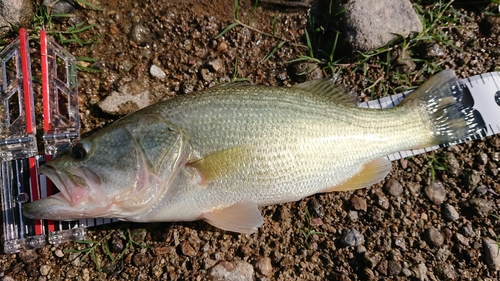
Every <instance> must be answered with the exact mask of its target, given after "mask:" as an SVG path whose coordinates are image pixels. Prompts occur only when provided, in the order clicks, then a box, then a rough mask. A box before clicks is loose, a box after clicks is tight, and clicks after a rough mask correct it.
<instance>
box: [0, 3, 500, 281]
mask: <svg viewBox="0 0 500 281" xmlns="http://www.w3.org/2000/svg"><path fill="white" fill-rule="evenodd" d="M106 2H107V3H106ZM191 2H192V3H191ZM243 2H244V3H242V4H240V8H239V16H240V19H242V20H244V22H247V20H248V18H249V14H250V11H251V9H252V7H251V3H250V2H251V1H243ZM263 2H264V1H263ZM273 2H277V1H273ZM233 3H234V2H233V1H231V0H227V1H223V0H216V1H208V0H199V1H187V0H173V1H142V2H141V1H138V2H133V1H130V2H129V1H116V0H111V1H101V3H96V4H97V5H99V6H100V7H101V8H103V10H104V11H103V12H101V11H94V10H89V9H83V8H81V7H80V8H79V9H77V11H76V12H75V16H74V17H72V18H70V19H68V22H66V23H59V24H56V28H61V29H64V28H66V27H67V25H68V24H69V23H75V22H79V21H81V20H87V21H88V22H89V23H95V24H96V27H95V28H94V29H93V30H90V31H88V32H86V33H83V34H82V35H81V37H82V38H83V39H90V38H92V37H93V36H94V35H97V34H100V37H99V39H98V40H99V41H100V43H96V44H92V45H87V46H84V47H79V46H67V48H68V49H69V50H70V52H72V53H73V54H75V56H77V57H94V58H99V59H100V61H99V62H98V63H94V64H92V63H91V64H90V65H85V66H92V67H97V68H99V69H100V70H101V72H99V73H91V72H80V73H79V77H78V78H79V82H80V85H79V92H80V103H81V111H80V112H81V118H82V126H83V132H91V131H93V130H95V129H97V128H100V127H102V126H104V125H106V124H109V123H111V122H112V121H114V120H116V119H117V118H118V117H119V116H118V115H116V114H125V113H127V112H131V111H134V110H136V109H137V104H136V103H134V102H132V101H129V102H125V103H123V104H120V105H118V106H115V108H114V109H113V110H114V111H113V110H110V111H108V112H104V111H103V110H102V109H101V107H99V104H100V103H101V102H102V101H103V100H104V99H105V98H106V97H108V96H109V95H110V93H111V92H114V91H118V92H122V93H123V92H128V91H130V92H134V93H135V92H141V91H142V92H144V91H145V94H144V95H145V96H144V97H146V102H149V103H153V102H155V101H158V100H163V99H169V98H172V97H174V96H175V95H177V94H184V93H188V92H191V91H195V90H201V89H204V88H206V87H209V86H213V85H215V84H216V83H218V82H221V81H228V80H230V79H231V78H232V77H233V76H234V73H235V67H236V68H237V77H241V78H249V79H250V80H251V81H252V82H254V83H257V84H269V85H273V86H288V85H292V84H295V83H297V82H298V81H300V80H301V79H303V78H301V77H296V75H295V73H294V72H295V69H296V68H295V67H294V66H293V65H291V64H289V63H287V61H289V60H292V59H294V58H296V57H297V56H299V55H301V54H304V53H305V52H306V50H307V49H305V48H303V46H301V45H300V44H305V36H304V29H305V28H306V26H307V22H308V18H307V13H308V11H307V9H304V8H303V7H301V5H298V4H296V3H295V2H294V3H295V4H293V5H292V6H291V7H290V6H287V5H286V3H285V4H280V3H278V4H277V5H276V4H273V3H269V1H267V2H265V3H264V4H265V5H263V6H262V7H260V6H259V7H258V8H257V9H256V10H255V11H254V13H253V15H252V19H251V23H250V26H251V27H252V28H255V29H259V30H261V31H263V32H267V33H272V32H273V24H272V22H273V17H274V15H275V14H276V15H277V25H276V31H277V33H279V34H281V35H282V36H283V37H284V38H286V39H287V40H288V43H285V44H284V45H283V46H282V47H281V48H279V49H278V50H277V51H276V53H275V54H274V56H272V57H271V58H270V59H269V60H267V61H265V62H261V61H262V60H263V58H264V57H265V56H266V55H267V54H268V52H269V51H270V50H272V49H273V48H274V47H275V46H276V45H277V44H279V43H280V42H281V41H280V40H279V39H277V38H273V37H271V36H266V35H263V34H262V33H259V32H256V31H254V30H251V29H249V28H244V27H236V28H233V29H232V30H230V31H229V32H227V33H226V34H225V35H224V36H222V37H220V38H218V39H215V37H216V35H217V34H218V33H219V32H221V31H222V30H223V29H224V28H225V27H226V26H228V25H229V24H230V23H231V20H232V18H233ZM453 11H456V12H453ZM457 12H458V13H457ZM446 16H449V17H452V18H455V19H456V20H457V23H455V24H454V26H453V27H450V26H440V27H436V28H442V29H443V30H444V31H445V33H446V36H447V40H449V42H451V43H452V45H455V46H459V47H460V50H457V49H456V48H454V47H452V46H451V45H448V44H441V45H440V46H438V47H439V48H440V50H441V51H442V54H440V55H437V56H435V57H433V58H431V60H433V61H434V62H435V63H436V65H439V67H440V68H453V69H455V70H456V73H457V75H458V76H460V77H461V78H464V77H468V76H473V75H476V74H481V73H485V72H488V71H498V70H500V69H499V65H498V55H499V53H500V49H499V43H498V36H499V33H498V32H499V30H500V28H499V26H500V25H499V20H498V18H496V17H487V16H485V15H484V14H483V13H482V12H481V11H480V10H479V9H477V8H476V7H470V6H459V5H456V6H452V9H450V10H449V11H447V12H446ZM292 43H293V44H292ZM431 43H439V42H431ZM431 46H433V45H432V44H431ZM438 53H439V52H438ZM431 55H432V52H430V51H427V52H426V53H425V54H424V55H422V56H431ZM351 59H352V58H351ZM383 59H384V58H383V56H380V57H379V56H374V57H373V58H372V59H370V60H369V61H368V62H367V63H366V64H365V65H366V67H365V68H363V67H361V68H356V64H349V61H348V60H346V62H345V65H343V66H344V67H343V68H342V69H341V70H340V74H341V79H342V80H343V82H344V83H345V84H346V85H347V86H348V87H349V88H350V89H352V90H353V91H354V92H356V93H357V94H359V97H360V100H362V99H365V100H366V99H369V98H371V97H378V96H384V95H386V94H392V92H391V91H390V90H392V89H396V88H397V87H398V86H400V85H399V82H398V81H397V79H396V76H395V75H394V74H393V73H395V72H396V70H395V68H394V67H391V68H389V69H388V68H386V67H382V66H381V65H382V64H381V61H382V60H383ZM151 65H155V66H156V67H158V68H159V69H160V70H161V71H158V70H157V69H155V67H153V71H152V70H151ZM395 67H396V66H395ZM424 67H425V64H424V63H422V62H418V61H417V63H416V65H415V70H414V71H413V72H411V75H410V77H411V79H410V81H411V82H412V83H411V85H418V84H419V83H421V82H422V81H423V80H425V79H426V78H427V77H428V76H430V74H429V71H424ZM151 72H153V73H154V74H155V75H156V76H153V75H152V74H151ZM162 72H163V73H164V74H162ZM163 75H164V78H161V77H162V76H163ZM314 75H316V77H321V76H323V74H322V73H321V71H319V72H318V71H316V72H315V73H314ZM379 78H381V80H378V79H379ZM370 81H371V82H370ZM373 81H379V84H380V85H382V84H383V85H384V88H385V89H388V90H389V92H378V93H377V94H376V95H375V96H373V93H372V92H371V89H375V88H377V87H379V86H380V85H379V84H377V85H376V86H375V87H372V88H369V87H370V86H371V85H372V84H373ZM125 86H126V87H129V88H130V87H132V88H130V89H132V90H127V88H126V87H125ZM408 86H409V85H408ZM124 87H125V88H124ZM499 153H500V138H498V137H489V138H486V139H483V140H482V141H476V142H472V143H466V144H463V145H457V146H452V147H449V148H447V149H443V150H439V151H436V152H435V153H430V154H428V155H427V156H418V157H412V158H409V159H404V160H400V161H398V162H394V163H393V170H392V171H391V173H390V174H389V175H388V176H387V178H386V179H385V180H384V181H383V182H381V183H378V184H376V185H374V186H372V187H370V188H367V189H363V190H357V191H354V192H341V193H331V194H321V195H315V196H311V197H308V198H305V199H303V200H300V201H298V202H293V203H288V204H282V205H277V206H269V207H265V208H261V211H262V214H263V216H264V221H265V223H264V225H263V226H262V227H261V228H259V230H258V231H257V232H256V233H254V234H252V235H239V234H234V233H228V232H224V231H221V230H219V229H216V228H214V227H212V226H210V225H208V224H206V223H204V222H189V223H155V224H131V223H114V224H110V225H105V226H100V227H93V228H91V229H89V235H88V237H89V239H92V240H96V241H103V243H100V244H96V246H95V248H94V249H95V259H93V258H92V254H91V255H90V256H88V257H86V258H84V256H83V254H82V253H72V252H69V251H68V250H71V249H80V250H83V249H86V248H88V247H90V246H89V245H88V244H76V243H67V244H63V245H59V246H47V247H44V248H42V249H37V250H34V251H28V252H24V253H19V254H12V255H7V254H2V255H0V277H2V278H3V280H129V279H133V280H204V279H207V278H213V279H214V280H223V279H224V278H227V279H229V280H252V279H257V280H326V279H328V280H344V281H347V280H386V279H387V280H388V279H391V280H392V279H396V280H498V279H499V273H498V270H500V261H499V260H498V259H497V260H495V259H494V258H493V259H491V258H489V257H488V256H487V253H489V252H494V253H495V251H498V246H497V245H496V242H495V237H496V236H497V235H498V233H499V232H500V222H499V220H497V219H495V218H494V217H492V216H491V214H497V213H498V208H499V207H500V203H499V200H498V199H499V195H498V194H499V193H500V183H498V181H497V179H496V178H497V175H498V168H497V166H498V165H499V164H500V163H499V161H500V160H499ZM431 159H435V160H438V161H440V162H441V163H442V165H443V166H444V167H445V170H436V176H435V180H434V182H432V179H431V175H430V172H429V171H430V169H429V161H430V160H431ZM489 239H493V240H489ZM132 241H133V242H132ZM105 245H108V247H109V249H110V253H109V254H107V253H106V247H105ZM485 249H486V250H485ZM110 255H111V256H113V257H114V262H113V260H112V259H111V258H110Z"/></svg>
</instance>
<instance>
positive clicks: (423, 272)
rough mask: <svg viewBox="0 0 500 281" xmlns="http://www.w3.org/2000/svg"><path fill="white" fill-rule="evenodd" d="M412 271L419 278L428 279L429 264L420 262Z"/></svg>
mask: <svg viewBox="0 0 500 281" xmlns="http://www.w3.org/2000/svg"><path fill="white" fill-rule="evenodd" d="M412 271H413V273H414V274H415V277H416V278H417V279H418V280H426V279H427V266H425V264H424V263H419V264H418V265H417V266H414V267H412Z"/></svg>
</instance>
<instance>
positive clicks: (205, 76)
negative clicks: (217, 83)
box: [200, 68, 213, 82]
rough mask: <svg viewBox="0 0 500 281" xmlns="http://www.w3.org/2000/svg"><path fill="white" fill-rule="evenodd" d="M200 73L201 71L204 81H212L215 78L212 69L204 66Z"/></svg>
mask: <svg viewBox="0 0 500 281" xmlns="http://www.w3.org/2000/svg"><path fill="white" fill-rule="evenodd" d="M200 73H201V78H202V79H203V81H205V82H210V81H212V80H213V77H212V73H211V72H210V71H208V69H206V68H202V69H201V71H200Z"/></svg>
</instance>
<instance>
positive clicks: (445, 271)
mask: <svg viewBox="0 0 500 281" xmlns="http://www.w3.org/2000/svg"><path fill="white" fill-rule="evenodd" d="M436 271H437V275H438V276H439V277H440V278H439V279H440V280H457V273H456V271H455V268H454V267H453V265H451V264H448V263H446V264H442V265H438V266H436Z"/></svg>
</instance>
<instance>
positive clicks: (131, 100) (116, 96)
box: [99, 80, 151, 115]
mask: <svg viewBox="0 0 500 281" xmlns="http://www.w3.org/2000/svg"><path fill="white" fill-rule="evenodd" d="M150 104H151V100H150V90H149V85H148V83H147V81H139V80H135V81H131V82H129V83H127V84H125V85H123V86H121V87H120V88H119V89H118V91H114V92H112V93H111V94H109V95H108V96H107V97H106V98H105V99H104V100H103V101H101V102H100V103H99V107H100V108H101V109H102V111H104V112H106V113H108V114H111V115H127V114H130V113H132V112H135V111H137V110H139V109H141V108H143V107H146V106H148V105H150ZM125 105H126V106H125Z"/></svg>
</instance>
